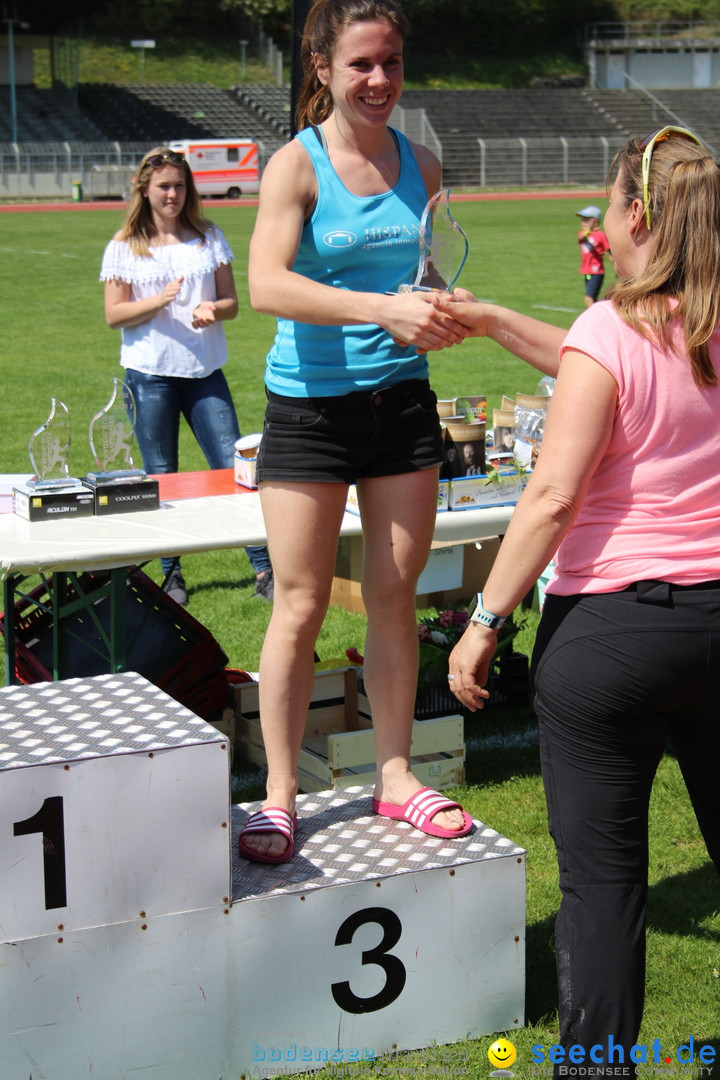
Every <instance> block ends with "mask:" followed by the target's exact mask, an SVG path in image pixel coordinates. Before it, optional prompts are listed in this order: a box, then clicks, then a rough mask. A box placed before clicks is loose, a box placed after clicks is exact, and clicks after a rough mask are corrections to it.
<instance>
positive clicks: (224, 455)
mask: <svg viewBox="0 0 720 1080" xmlns="http://www.w3.org/2000/svg"><path fill="white" fill-rule="evenodd" d="M232 259H233V253H232V251H231V250H230V247H229V246H228V243H227V241H226V240H225V237H224V236H223V234H222V232H221V231H220V229H218V228H217V226H215V225H213V224H212V222H210V221H208V220H207V219H206V218H205V217H204V216H203V213H202V206H201V203H200V199H199V196H198V193H197V189H196V187H195V183H194V181H193V177H192V173H191V171H190V167H189V165H188V164H187V162H186V161H185V158H184V157H183V156H182V155H181V154H176V153H174V152H173V151H172V150H168V149H167V148H166V147H158V148H156V149H154V150H151V151H150V152H149V153H147V154H146V155H145V156H144V158H143V159H142V161H141V163H140V165H139V167H138V171H137V173H136V175H135V178H134V180H133V189H132V194H131V196H130V200H129V203H128V209H127V214H126V217H125V222H124V224H123V226H122V228H121V229H120V230H119V232H117V233H116V234H115V236H114V237H113V239H112V240H111V241H110V243H109V244H108V246H107V248H106V249H105V255H104V257H103V263H102V270H101V274H100V278H101V280H102V281H104V282H105V318H106V320H107V322H108V325H109V326H111V327H112V328H113V329H119V330H121V331H122V347H121V352H120V363H121V364H122V366H123V367H124V368H125V369H126V372H125V382H126V383H127V385H128V386H129V387H130V389H131V390H132V392H133V396H134V398H135V406H136V427H135V433H136V435H137V440H138V445H139V447H140V452H141V454H142V458H143V466H144V468H145V469H146V471H147V472H149V473H153V474H154V473H170V472H177V471H178V434H179V428H180V417H181V415H183V416H184V417H185V419H186V420H187V422H188V424H189V425H190V429H191V430H192V432H193V434H194V436H195V438H196V439H197V441H198V443H199V445H200V448H201V449H202V451H203V453H204V455H205V457H206V458H207V462H208V465H209V466H210V468H211V469H224V468H229V467H231V466H232V463H233V455H234V450H235V442H236V440H237V439H238V438H239V436H240V430H239V427H238V421H237V415H236V412H235V407H234V405H233V401H232V397H231V395H230V390H229V388H228V385H227V381H226V379H225V376H224V374H223V372H222V370H221V369H222V366H223V365H224V364H225V361H226V360H227V343H226V340H225V331H224V328H223V326H222V322H223V321H224V320H225V319H234V318H235V316H236V315H237V312H238V301H237V294H236V291H235V282H234V279H233V272H232V267H231V265H230V264H231V261H232ZM247 553H248V557H249V559H250V562H251V565H252V567H253V569H254V571H255V575H256V584H255V591H256V593H257V594H259V595H261V596H263V597H264V598H265V599H271V598H272V591H271V590H272V569H271V566H270V559H269V556H268V553H267V549H266V548H264V547H249V548H248V549H247ZM162 565H163V570H164V572H165V574H166V578H167V580H166V583H165V589H166V591H167V592H168V594H169V595H170V596H172V597H173V598H174V599H176V600H177V601H178V602H179V603H187V592H186V588H185V582H184V580H183V577H182V574H181V572H180V567H179V562H178V561H177V560H176V559H172V558H168V559H163V560H162ZM268 592H269V595H268Z"/></svg>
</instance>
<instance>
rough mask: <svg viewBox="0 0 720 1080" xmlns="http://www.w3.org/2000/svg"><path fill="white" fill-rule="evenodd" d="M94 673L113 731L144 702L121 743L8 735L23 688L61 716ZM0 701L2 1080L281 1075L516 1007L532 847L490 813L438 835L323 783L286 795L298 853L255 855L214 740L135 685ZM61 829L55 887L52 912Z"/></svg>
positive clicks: (61, 688)
mask: <svg viewBox="0 0 720 1080" xmlns="http://www.w3.org/2000/svg"><path fill="white" fill-rule="evenodd" d="M118 684H119V686H120V688H121V689H120V690H117V691H116V690H115V689H114V688H115V687H116V686H117V685H118ZM9 689H10V688H9ZM33 689H34V694H31V693H30V691H31V690H33ZM53 689H54V690H55V691H56V692H57V694H59V695H60V696H59V697H58V698H55V699H52V700H53V701H54V704H53V705H52V706H51V705H50V701H51V699H50V698H44V697H42V695H44V694H46V693H49V692H51V691H52V690H53ZM89 689H91V690H92V691H93V692H95V691H99V696H100V700H101V701H102V702H104V703H105V707H106V708H107V703H108V701H109V702H110V706H111V709H117V712H116V713H107V712H106V713H105V714H104V719H103V721H102V723H103V724H104V725H105V726H106V728H107V729H108V730H111V729H110V728H109V726H108V725H109V720H108V716H109V715H116V716H117V717H118V725H117V728H116V729H115V730H116V731H117V730H119V729H122V728H123V724H124V725H125V728H128V727H129V726H131V725H130V724H129V721H130V719H133V724H134V723H135V721H136V720H137V716H135V714H134V713H133V712H132V710H131V709H130V708H129V706H128V701H129V700H132V701H133V702H134V707H135V706H136V709H137V714H138V715H142V721H137V722H138V725H139V727H140V729H141V730H140V731H137V732H130V734H128V735H126V736H124V737H123V740H121V746H122V747H123V749H122V750H120V751H118V750H117V747H114V748H112V749H111V748H108V750H107V751H106V752H105V754H103V753H102V752H101V753H98V751H97V745H95V744H93V745H94V750H93V751H92V752H91V750H90V749H89V748H88V746H81V745H80V743H81V742H82V741H83V739H84V736H83V737H82V738H81V737H80V736H79V735H78V734H77V732H76V731H75V730H74V729H73V732H72V739H71V740H70V742H69V743H68V745H75V743H73V740H75V741H76V743H77V745H75V750H74V751H73V753H75V754H76V755H81V754H84V755H85V756H84V757H80V756H75V757H70V758H68V759H67V760H64V759H61V758H59V757H58V758H56V759H55V760H50V759H51V758H52V755H53V751H51V749H50V747H49V745H48V740H47V738H46V739H44V740H41V743H40V744H39V746H37V747H28V746H26V747H25V750H24V751H23V753H21V752H20V751H19V750H18V749H17V748H18V746H19V740H20V739H21V738H22V739H24V740H25V741H26V742H27V741H28V740H30V739H31V738H32V737H31V736H29V735H28V734H27V733H26V734H25V735H23V736H21V735H15V736H13V734H12V732H13V731H15V732H18V731H19V730H20V728H18V727H15V728H13V724H20V723H22V724H24V725H26V728H25V729H23V730H26V732H27V730H28V725H29V719H30V717H29V713H30V711H33V712H34V711H35V710H37V709H38V707H39V706H38V702H37V699H36V696H37V695H38V694H39V695H40V696H41V705H42V706H47V710H46V712H47V716H46V714H45V712H42V713H41V719H42V721H43V722H45V719H47V720H48V724H49V726H50V727H52V725H53V724H57V723H59V722H60V721H59V720H58V711H59V709H58V707H57V706H58V702H59V701H63V702H64V705H63V707H67V708H68V709H69V710H70V712H69V714H68V715H70V716H71V717H72V718H73V722H75V721H77V719H78V715H79V714H82V713H84V712H85V710H86V709H87V708H88V707H89V706H88V703H87V701H85V704H81V700H84V699H83V698H82V695H85V694H87V692H88V690H89ZM23 694H24V695H26V697H23ZM15 695H17V696H15ZM156 695H157V696H156ZM31 698H33V699H34V700H33V701H32V709H30V708H29V707H28V702H29V701H30V700H31ZM93 700H94V699H93ZM93 707H94V706H93ZM98 708H100V706H98ZM0 710H2V712H1V713H0V744H1V745H0V754H4V755H5V757H4V759H3V762H4V765H5V767H4V768H3V769H2V771H0V836H1V843H0V858H1V859H2V862H1V864H0V874H1V875H2V879H1V880H2V882H3V888H2V890H0V910H1V914H0V927H1V928H2V939H1V940H2V942H4V947H3V948H0V1045H1V1046H2V1070H0V1071H1V1072H2V1076H3V1080H4V1078H5V1077H6V1076H7V1078H8V1080H15V1078H17V1080H25V1078H26V1077H27V1076H29V1075H32V1077H33V1080H77V1078H78V1077H80V1076H90V1075H92V1076H98V1077H102V1078H103V1080H124V1078H126V1077H127V1076H129V1075H135V1074H136V1073H137V1074H140V1073H142V1075H143V1077H144V1078H146V1080H216V1078H221V1080H238V1078H239V1077H240V1076H243V1075H244V1076H246V1077H251V1076H265V1075H282V1074H285V1075H287V1074H289V1073H295V1072H305V1071H309V1070H312V1069H317V1068H320V1067H322V1065H323V1064H325V1063H326V1062H331V1063H336V1064H337V1063H343V1064H344V1065H345V1064H347V1065H349V1064H357V1063H359V1062H362V1061H369V1060H372V1059H374V1058H379V1057H381V1056H384V1055H386V1054H391V1053H392V1054H394V1053H397V1052H402V1051H404V1050H411V1049H422V1048H425V1047H430V1048H435V1047H436V1046H437V1045H442V1044H447V1043H453V1042H456V1041H458V1040H460V1039H466V1038H472V1037H475V1036H479V1035H481V1034H486V1033H489V1032H492V1031H498V1030H508V1029H512V1028H514V1027H519V1026H521V1025H522V1024H523V1022H524V980H525V974H524V972H525V964H524V907H525V857H524V852H523V850H522V848H520V847H518V846H517V845H516V844H514V843H513V842H512V841H510V840H508V839H506V838H505V837H502V836H501V835H500V834H499V833H497V832H496V831H495V830H493V829H491V828H489V827H487V826H485V825H482V824H480V823H477V824H476V828H475V830H474V832H473V833H471V834H470V835H469V836H467V837H464V838H462V839H459V840H454V841H453V840H440V839H435V838H432V837H428V836H425V835H424V834H422V833H419V832H418V831H417V830H415V829H413V828H412V827H411V826H409V825H405V824H402V823H398V822H392V821H388V820H386V819H384V818H379V817H376V816H374V815H373V814H372V813H371V809H370V797H371V794H372V789H371V788H370V787H363V788H350V789H346V790H343V791H324V792H319V793H317V794H312V795H305V796H301V797H300V798H299V800H298V816H299V827H298V831H297V839H296V852H297V853H296V855H295V857H294V858H293V859H292V860H291V862H289V863H286V864H282V865H280V866H265V865H262V864H256V863H250V862H248V861H246V860H245V859H241V858H240V857H239V855H237V848H236V837H237V832H238V831H239V829H240V828H241V827H242V824H243V822H244V821H245V819H246V818H247V815H248V813H250V812H252V811H253V810H254V809H256V808H257V807H258V806H259V804H253V805H248V806H236V807H233V808H232V813H231V816H229V815H227V809H228V804H227V798H228V790H229V786H228V777H227V746H226V744H221V743H219V742H218V738H219V737H218V733H217V732H216V731H215V730H214V729H212V728H210V727H209V725H205V724H204V723H203V722H202V721H197V724H193V723H192V721H194V720H196V719H197V718H194V717H193V716H192V714H190V713H188V712H187V710H185V709H183V708H182V707H181V706H176V704H175V703H174V702H172V701H171V699H169V698H167V697H166V696H165V695H164V694H163V693H162V692H161V691H156V688H155V687H152V686H151V684H148V683H146V682H145V680H143V679H140V678H139V677H138V676H135V675H130V674H126V675H123V676H105V677H100V678H98V679H92V680H70V681H68V682H66V683H58V684H43V686H42V688H41V689H40V690H38V688H37V687H35V688H29V687H27V688H24V689H23V690H15V689H14V688H12V693H10V694H7V695H5V694H2V696H0ZM10 715H11V716H14V717H15V719H14V720H13V719H9V718H8V717H9V716H10ZM121 716H122V717H124V718H125V720H124V721H123V722H120V717H121ZM52 717H54V719H52ZM151 718H152V719H151ZM36 719H37V717H36ZM83 722H84V721H83ZM163 725H169V726H163ZM91 730H96V729H91ZM8 731H10V735H8ZM143 733H144V734H145V735H147V736H149V738H148V740H147V741H146V742H143V743H142V745H141V748H138V744H137V741H134V742H133V741H131V737H132V738H133V739H135V740H137V739H138V738H140V736H141V735H142V734H143ZM161 733H162V734H161ZM98 742H99V743H102V742H103V740H102V739H99V740H98ZM223 745H224V746H225V749H224V750H221V747H222V746H223ZM150 746H152V747H154V749H148V747H150ZM41 748H43V749H42V753H40V750H41ZM32 749H37V750H38V753H39V756H40V758H41V762H40V763H31V762H28V760H27V755H28V754H29V752H30V751H31V750H32ZM92 753H95V754H96V756H91V755H92ZM150 754H152V755H153V756H152V757H150ZM10 755H14V756H10ZM191 755H192V762H191V764H190V768H189V769H187V770H186V769H185V767H184V761H185V759H187V760H188V761H190V757H191ZM112 759H114V760H112ZM173 759H174V760H173ZM181 759H182V760H181ZM218 760H221V761H222V768H221V767H219V766H217V765H216V762H217V761H218ZM10 762H14V764H13V765H10V764H9V763H10ZM159 762H160V764H159V765H158V763H159ZM110 766H113V767H112V768H110ZM94 769H98V770H100V772H99V774H98V775H97V776H93V775H92V770H94ZM23 778H24V781H25V782H24V784H23V783H21V781H22V780H23ZM71 779H72V780H73V781H74V782H72V783H71V782H70V780H71ZM212 789H215V790H212ZM51 799H60V800H61V806H62V811H63V813H62V826H63V829H62V833H61V834H58V831H57V830H58V813H57V810H52V808H53V807H56V806H57V804H56V803H49V802H48V801H49V800H51ZM38 800H39V803H38ZM165 804H166V805H165ZM48 805H50V807H51V810H48V809H47V807H48ZM42 807H45V808H46V809H45V811H44V813H41V818H40V820H34V819H35V815H37V813H38V809H39V808H40V809H41V808H42ZM221 810H223V811H225V812H226V816H225V817H224V818H223V817H222V813H220V811H221ZM18 823H20V829H19V833H18V832H17V830H16V826H17V824H18ZM28 823H29V824H28ZM230 823H231V824H232V837H233V847H232V849H229V845H228V839H229V834H230V831H231V830H230V828H228V827H227V826H228V825H229V824H230ZM223 824H224V825H225V827H224V828H223ZM218 834H222V835H221V842H218V841H217V839H216V838H217V835H218ZM58 835H61V836H62V838H63V840H64V865H65V867H66V873H65V880H66V886H67V897H66V900H67V904H66V906H65V907H64V908H60V907H49V908H48V907H47V906H45V905H47V902H48V899H49V900H50V901H51V902H52V903H56V902H57V900H58V899H59V897H58V895H57V894H53V892H52V889H51V890H50V896H49V897H48V890H47V882H48V879H49V880H50V881H51V883H53V887H54V888H56V889H57V878H58V874H57V871H54V872H48V869H47V866H46V865H45V861H44V856H45V855H46V854H47V855H49V853H50V847H51V845H53V844H54V845H55V847H56V848H57V836H58ZM31 842H32V846H30V847H25V846H24V845H26V844H30V843H31ZM17 844H20V845H21V847H20V848H18V847H16V846H14V845H17ZM229 850H232V853H233V854H232V886H231V888H232V892H231V893H230V891H229V885H228V881H229V876H228V872H229V869H230V860H229ZM53 857H54V858H55V857H56V856H55V855H53ZM97 878H101V879H102V882H104V884H105V890H106V891H103V885H102V884H101V883H99V882H98V881H97V880H96V879H97ZM222 887H224V888H225V889H226V890H227V891H226V892H225V894H224V895H220V894H221V893H222ZM88 897H89V898H91V899H92V903H91V902H90V899H87V898H88ZM148 897H150V900H148ZM228 897H231V902H225V903H223V900H227V899H228ZM43 900H44V903H43ZM141 903H142V909H140V907H139V905H140V904H141ZM136 909H137V910H136ZM141 910H142V915H141ZM159 916H162V917H159ZM61 925H62V927H63V929H62V930H60V929H58V927H59V926H61ZM8 928H10V929H11V931H12V933H8ZM429 1052H430V1051H429Z"/></svg>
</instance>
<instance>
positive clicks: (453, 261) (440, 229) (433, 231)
mask: <svg viewBox="0 0 720 1080" xmlns="http://www.w3.org/2000/svg"><path fill="white" fill-rule="evenodd" d="M469 247H470V245H469V243H468V238H467V236H466V235H465V233H464V232H463V230H462V229H461V227H460V226H459V225H458V223H457V221H455V219H454V217H453V216H452V210H451V209H450V188H443V189H442V190H441V191H438V192H436V193H435V195H433V197H432V199H430V201H429V202H428V204H427V206H426V207H425V209H424V210H423V215H422V218H421V219H420V262H419V264H418V269H417V274H416V275H415V281H414V282H413V283H412V285H401V286H400V288H399V289H398V292H401V293H407V292H417V291H421V292H437V291H444V292H451V291H452V289H453V287H454V286H455V283H456V281H457V279H458V278H459V277H460V274H461V273H462V269H463V267H464V266H465V263H466V261H467V257H468V251H469Z"/></svg>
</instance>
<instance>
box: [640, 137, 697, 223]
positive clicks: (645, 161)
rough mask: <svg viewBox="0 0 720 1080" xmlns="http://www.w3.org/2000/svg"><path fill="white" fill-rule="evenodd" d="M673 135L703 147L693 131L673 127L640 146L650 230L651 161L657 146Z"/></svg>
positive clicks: (646, 212)
mask: <svg viewBox="0 0 720 1080" xmlns="http://www.w3.org/2000/svg"><path fill="white" fill-rule="evenodd" d="M673 135H679V136H680V137H681V138H683V139H691V140H692V142H694V143H697V144H698V146H702V143H701V142H700V140H699V139H698V137H697V135H693V133H692V131H688V129H687V128H681V127H672V126H669V127H664V128H660V129H659V130H658V131H655V132H653V134H652V135H648V137H647V138H646V139H643V141H642V142H641V143H640V145H639V146H638V150H642V182H643V204H644V206H645V221H646V222H647V227H648V229H651V228H652V226H651V224H650V159H651V157H652V153H653V150H654V149H655V147H656V146H657V144H658V143H659V142H665V140H666V139H669V138H671V137H672V136H673Z"/></svg>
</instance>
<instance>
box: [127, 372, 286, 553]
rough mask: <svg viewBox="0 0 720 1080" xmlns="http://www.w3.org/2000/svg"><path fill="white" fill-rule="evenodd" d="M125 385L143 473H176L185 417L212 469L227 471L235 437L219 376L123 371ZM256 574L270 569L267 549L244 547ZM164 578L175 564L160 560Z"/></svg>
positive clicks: (236, 432)
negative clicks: (130, 395) (130, 398)
mask: <svg viewBox="0 0 720 1080" xmlns="http://www.w3.org/2000/svg"><path fill="white" fill-rule="evenodd" d="M125 382H126V384H127V385H128V386H129V387H130V389H131V390H132V392H133V397H134V398H135V413H136V415H135V434H136V436H137V441H138V446H139V447H140V453H141V454H142V459H143V468H144V469H145V471H146V472H148V473H174V472H177V471H178V438H179V433H180V417H181V415H182V416H184V417H185V419H186V420H187V422H188V425H189V427H190V430H191V431H192V433H193V435H194V436H195V438H196V439H197V441H198V445H199V447H200V449H201V450H202V452H203V454H204V455H205V458H206V459H207V463H208V465H209V466H210V468H211V469H231V468H232V467H233V459H234V456H235V442H236V441H237V439H239V438H240V427H239V426H238V421H237V414H236V412H235V406H234V405H233V400H232V397H231V396H230V389H229V387H228V384H227V380H226V378H225V376H224V374H223V372H222V371H220V370H218V371H214V372H212V374H211V375H207V376H206V377H205V378H204V379H182V378H177V377H175V376H171V375H145V374H144V373H143V372H141V371H134V370H132V369H131V368H126V369H125ZM245 550H246V551H247V555H248V559H249V560H250V565H251V566H252V568H253V570H254V571H255V573H256V574H261V573H262V572H263V571H265V570H269V569H270V556H269V555H268V550H267V548H266V547H248V548H246V549H245ZM161 562H162V567H163V571H164V572H165V573H166V574H167V572H168V570H170V569H171V567H172V566H173V564H174V563H175V562H176V560H175V559H171V558H168V559H162V560H161Z"/></svg>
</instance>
